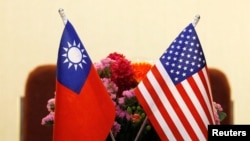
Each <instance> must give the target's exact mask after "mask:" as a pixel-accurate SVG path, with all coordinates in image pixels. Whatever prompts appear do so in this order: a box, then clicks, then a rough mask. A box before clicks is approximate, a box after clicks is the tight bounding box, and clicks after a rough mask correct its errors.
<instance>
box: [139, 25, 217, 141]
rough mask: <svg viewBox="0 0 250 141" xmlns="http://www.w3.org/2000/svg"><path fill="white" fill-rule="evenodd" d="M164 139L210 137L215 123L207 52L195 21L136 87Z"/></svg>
mask: <svg viewBox="0 0 250 141" xmlns="http://www.w3.org/2000/svg"><path fill="white" fill-rule="evenodd" d="M135 93H136V96H137V98H138V100H139V102H140V103H141V105H142V106H143V108H144V110H145V112H146V114H147V116H148V118H149V120H150V122H151V123H152V125H153V126H154V128H155V130H156V131H157V133H158V135H159V137H160V138H161V140H171V141H173V140H178V141H180V140H192V141H194V140H207V130H208V124H214V123H215V122H214V116H213V107H212V96H211V89H210V84H209V78H208V74H207V65H206V60H205V56H204V53H203V51H202V47H201V44H200V41H199V39H198V36H197V33H196V31H195V29H194V26H193V24H189V25H188V26H187V27H186V28H185V29H184V30H183V31H182V32H181V33H180V34H179V36H177V38H176V39H175V40H174V41H173V42H172V44H171V45H170V46H169V47H168V49H167V50H166V51H165V52H164V53H163V55H162V56H161V57H160V59H159V60H158V61H157V62H156V63H155V65H154V66H153V67H152V69H151V70H150V71H149V72H148V73H147V76H146V77H145V79H144V80H142V81H141V82H140V83H139V85H138V87H137V88H136V89H135Z"/></svg>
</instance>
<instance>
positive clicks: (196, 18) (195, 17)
mask: <svg viewBox="0 0 250 141" xmlns="http://www.w3.org/2000/svg"><path fill="white" fill-rule="evenodd" d="M200 18H201V16H200V15H198V14H197V15H195V16H194V20H193V22H192V24H193V26H194V27H195V26H196V25H197V23H198V22H199V20H200Z"/></svg>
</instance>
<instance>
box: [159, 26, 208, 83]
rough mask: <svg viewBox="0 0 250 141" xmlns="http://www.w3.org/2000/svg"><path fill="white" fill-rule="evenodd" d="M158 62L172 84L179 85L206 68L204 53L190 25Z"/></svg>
mask: <svg viewBox="0 0 250 141" xmlns="http://www.w3.org/2000/svg"><path fill="white" fill-rule="evenodd" d="M160 61H161V63H162V65H163V66H164V68H165V70H166V71H167V73H168V74H169V75H170V77H171V79H172V81H173V83H174V84H178V83H180V82H181V81H183V80H185V79H187V78H188V77H190V76H192V75H193V74H195V73H196V72H198V71H199V70H201V69H202V68H203V67H204V66H206V60H205V57H204V53H203V51H202V47H201V44H200V41H199V38H198V36H197V33H196V31H195V29H194V26H193V25H192V24H189V25H188V26H187V27H186V28H185V29H184V30H183V31H182V32H181V33H180V34H179V36H177V38H176V39H175V40H174V41H173V42H172V43H171V45H170V46H169V47H168V49H167V50H166V51H165V52H164V54H163V55H162V56H161V57H160Z"/></svg>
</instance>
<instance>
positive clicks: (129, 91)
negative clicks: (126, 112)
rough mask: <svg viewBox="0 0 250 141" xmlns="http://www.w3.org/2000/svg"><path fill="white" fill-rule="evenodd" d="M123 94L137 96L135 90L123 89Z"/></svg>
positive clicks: (127, 96) (128, 96) (129, 96)
mask: <svg viewBox="0 0 250 141" xmlns="http://www.w3.org/2000/svg"><path fill="white" fill-rule="evenodd" d="M122 95H123V96H124V97H126V98H132V97H134V96H135V94H134V90H132V89H131V90H125V91H123V92H122Z"/></svg>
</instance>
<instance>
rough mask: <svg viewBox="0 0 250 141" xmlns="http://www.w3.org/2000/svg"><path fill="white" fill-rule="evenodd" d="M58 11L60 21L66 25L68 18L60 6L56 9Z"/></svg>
mask: <svg viewBox="0 0 250 141" xmlns="http://www.w3.org/2000/svg"><path fill="white" fill-rule="evenodd" d="M58 12H59V14H60V16H61V18H62V21H63V23H64V25H66V23H67V21H68V18H67V17H66V15H65V13H64V10H63V9H62V8H60V9H59V10H58Z"/></svg>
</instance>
